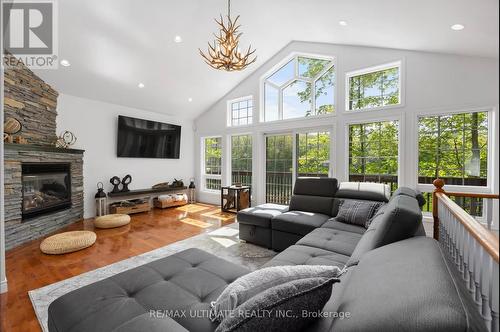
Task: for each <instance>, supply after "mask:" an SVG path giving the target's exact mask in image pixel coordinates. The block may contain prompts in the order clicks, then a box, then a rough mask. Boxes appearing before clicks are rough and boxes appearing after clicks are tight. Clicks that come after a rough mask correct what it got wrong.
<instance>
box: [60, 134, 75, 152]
mask: <svg viewBox="0 0 500 332" xmlns="http://www.w3.org/2000/svg"><path fill="white" fill-rule="evenodd" d="M75 143H76V136H75V135H74V134H73V133H72V132H71V131H69V130H66V131H64V132H63V133H62V134H61V135H59V138H58V139H57V141H56V147H58V148H64V149H67V148H69V147H70V146H72V145H73V144H75Z"/></svg>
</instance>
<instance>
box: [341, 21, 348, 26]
mask: <svg viewBox="0 0 500 332" xmlns="http://www.w3.org/2000/svg"><path fill="white" fill-rule="evenodd" d="M339 25H341V26H343V27H345V26H346V25H347V22H346V21H339Z"/></svg>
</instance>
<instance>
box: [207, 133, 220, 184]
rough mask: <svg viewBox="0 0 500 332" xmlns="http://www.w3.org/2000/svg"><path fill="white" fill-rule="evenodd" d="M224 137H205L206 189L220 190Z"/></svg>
mask: <svg viewBox="0 0 500 332" xmlns="http://www.w3.org/2000/svg"><path fill="white" fill-rule="evenodd" d="M221 143H222V138H221V137H207V138H204V154H205V155H204V173H205V174H204V178H205V189H206V190H219V189H220V187H221V175H222V146H221Z"/></svg>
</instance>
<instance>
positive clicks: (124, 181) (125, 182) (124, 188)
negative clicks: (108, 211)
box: [121, 174, 132, 193]
mask: <svg viewBox="0 0 500 332" xmlns="http://www.w3.org/2000/svg"><path fill="white" fill-rule="evenodd" d="M131 182H132V175H130V174H127V175H125V177H124V178H123V179H122V190H121V191H122V192H124V193H125V192H127V191H130V189H128V185H129V184H130V183H131Z"/></svg>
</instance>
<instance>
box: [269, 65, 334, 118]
mask: <svg viewBox="0 0 500 332" xmlns="http://www.w3.org/2000/svg"><path fill="white" fill-rule="evenodd" d="M334 86H335V67H334V63H333V60H332V59H325V58H315V57H308V56H295V57H293V58H292V59H291V60H290V61H289V62H287V63H286V64H285V65H284V66H282V67H281V68H279V69H278V70H276V71H275V72H273V73H271V74H270V75H269V76H267V77H266V78H265V80H264V91H263V93H264V118H263V120H264V121H275V120H284V119H293V118H302V117H308V116H313V115H320V114H328V113H333V112H334V110H335V98H334Z"/></svg>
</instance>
